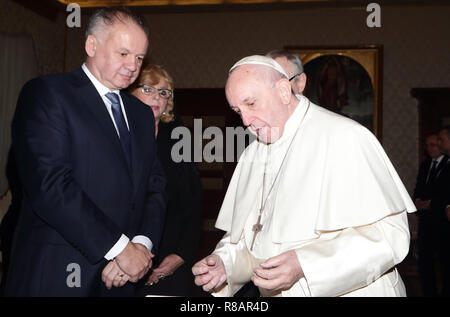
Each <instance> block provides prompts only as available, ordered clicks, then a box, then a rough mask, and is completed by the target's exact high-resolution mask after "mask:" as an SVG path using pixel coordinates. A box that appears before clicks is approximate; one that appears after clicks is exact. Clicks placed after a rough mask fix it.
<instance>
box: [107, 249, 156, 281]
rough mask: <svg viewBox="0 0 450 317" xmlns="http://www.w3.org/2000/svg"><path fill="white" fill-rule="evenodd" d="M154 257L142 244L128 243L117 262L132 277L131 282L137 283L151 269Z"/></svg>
mask: <svg viewBox="0 0 450 317" xmlns="http://www.w3.org/2000/svg"><path fill="white" fill-rule="evenodd" d="M153 257H154V255H153V254H152V253H151V252H150V251H149V250H148V249H147V248H146V247H145V246H143V245H142V244H140V243H133V242H131V241H130V242H128V244H127V246H126V247H125V249H123V251H122V252H121V253H119V255H118V256H116V258H115V261H116V263H117V264H118V265H119V268H120V269H121V270H122V271H123V272H124V273H126V274H128V275H129V276H130V281H131V282H137V281H138V280H139V279H141V278H142V277H143V276H144V275H145V274H146V273H147V272H148V270H149V269H150V268H151V266H152V258H153Z"/></svg>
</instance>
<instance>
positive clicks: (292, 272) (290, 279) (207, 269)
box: [192, 250, 303, 292]
mask: <svg viewBox="0 0 450 317" xmlns="http://www.w3.org/2000/svg"><path fill="white" fill-rule="evenodd" d="M192 273H193V274H194V276H195V284H196V285H197V286H202V288H203V290H204V291H206V292H209V291H212V290H216V289H218V288H220V287H221V286H222V284H223V283H225V281H226V278H227V277H226V272H225V266H224V264H223V262H222V259H221V258H220V257H219V256H218V255H215V254H212V255H210V256H207V257H206V258H204V259H203V260H201V261H199V262H197V263H196V264H195V265H194V266H193V267H192ZM302 277H303V270H302V268H301V266H300V262H299V261H298V258H297V254H296V253H295V251H294V250H291V251H287V252H284V253H282V254H280V255H278V256H274V257H272V258H270V259H268V260H267V261H265V262H263V263H261V264H260V265H259V267H257V268H256V269H255V270H254V271H253V275H252V277H251V280H252V281H253V283H254V284H255V285H256V286H259V287H261V288H264V289H267V290H275V291H277V290H286V289H289V288H291V287H292V285H294V283H296V282H297V281H298V280H299V279H300V278H302Z"/></svg>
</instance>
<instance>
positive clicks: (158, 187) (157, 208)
mask: <svg viewBox="0 0 450 317" xmlns="http://www.w3.org/2000/svg"><path fill="white" fill-rule="evenodd" d="M149 124H150V125H151V126H152V127H153V129H154V126H155V124H154V121H153V122H151V123H149ZM151 133H152V137H153V136H154V135H155V133H154V130H152V132H151ZM151 153H152V156H153V160H152V162H153V164H152V166H151V170H150V175H149V178H148V182H147V189H146V199H145V205H144V211H143V213H142V218H141V221H140V224H139V227H138V233H137V235H143V236H146V237H148V238H149V239H150V240H151V241H152V243H153V248H152V250H151V251H152V253H154V254H156V253H157V252H158V249H159V246H160V244H161V237H162V233H163V229H164V221H165V217H166V207H167V194H166V190H165V188H166V176H165V174H164V170H163V168H162V165H161V162H160V161H159V159H158V155H157V146H156V140H155V139H154V138H153V139H152V143H151Z"/></svg>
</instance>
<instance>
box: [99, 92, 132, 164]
mask: <svg viewBox="0 0 450 317" xmlns="http://www.w3.org/2000/svg"><path fill="white" fill-rule="evenodd" d="M105 96H106V98H108V99H109V101H111V103H112V114H113V117H114V121H115V122H116V126H117V129H118V130H119V138H120V143H122V149H123V152H124V154H125V158H126V160H127V163H128V167H129V168H130V171H131V158H130V156H131V141H130V131H128V128H127V123H126V122H125V118H124V116H123V113H122V107H121V106H120V100H119V96H118V95H117V94H116V93H113V92H108V93H107V94H106V95H105Z"/></svg>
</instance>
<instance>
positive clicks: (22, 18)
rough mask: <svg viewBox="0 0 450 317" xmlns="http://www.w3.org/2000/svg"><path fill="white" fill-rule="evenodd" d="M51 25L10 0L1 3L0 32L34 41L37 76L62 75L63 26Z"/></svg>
mask: <svg viewBox="0 0 450 317" xmlns="http://www.w3.org/2000/svg"><path fill="white" fill-rule="evenodd" d="M64 21H65V18H64V16H63V15H62V14H61V15H60V16H59V18H58V19H57V21H51V20H50V19H48V18H45V17H43V16H41V15H38V14H36V13H34V12H32V11H30V10H28V9H26V8H25V7H23V6H21V5H19V4H16V3H15V2H12V1H10V0H0V32H3V33H8V34H29V35H31V37H32V38H33V43H34V47H35V53H36V59H37V63H38V72H39V74H50V73H57V72H61V71H62V69H63V58H64V23H65V22H64Z"/></svg>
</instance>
